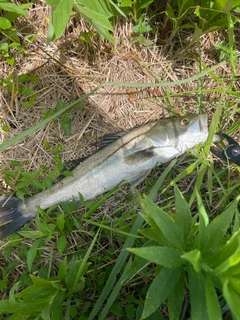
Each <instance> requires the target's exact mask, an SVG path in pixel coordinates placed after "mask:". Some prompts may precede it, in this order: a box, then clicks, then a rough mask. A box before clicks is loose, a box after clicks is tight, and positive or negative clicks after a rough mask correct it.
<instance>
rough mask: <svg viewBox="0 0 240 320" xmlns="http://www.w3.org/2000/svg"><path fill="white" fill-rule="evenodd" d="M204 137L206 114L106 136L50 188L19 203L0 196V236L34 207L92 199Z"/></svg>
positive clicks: (26, 218)
mask: <svg viewBox="0 0 240 320" xmlns="http://www.w3.org/2000/svg"><path fill="white" fill-rule="evenodd" d="M119 136H120V137H119ZM207 137H208V127H207V115H199V116H186V117H182V118H169V119H167V120H160V121H157V122H152V123H148V124H146V125H143V126H141V127H139V128H136V129H133V130H131V131H129V132H127V133H125V132H121V133H119V134H116V135H108V136H107V138H105V139H103V143H102V144H103V145H104V144H108V145H107V146H105V147H104V148H102V149H100V150H99V151H98V152H96V153H95V154H93V155H91V156H90V157H88V158H87V159H85V160H84V161H83V162H81V163H80V164H79V165H78V166H77V167H76V168H75V169H73V171H72V173H73V176H72V177H65V178H64V179H63V180H61V181H59V182H57V183H56V184H55V185H53V187H52V188H51V189H48V190H45V191H43V192H40V193H38V194H36V195H34V196H32V197H28V198H26V200H24V201H22V200H20V199H18V198H17V197H11V198H10V199H8V201H6V200H7V197H0V239H2V238H4V237H6V236H7V235H9V234H11V233H12V232H14V231H16V230H17V229H19V228H20V227H21V226H23V225H24V224H25V223H26V222H28V221H30V220H31V219H34V218H35V217H36V206H40V207H41V208H42V209H46V208H49V207H50V206H52V205H55V204H59V203H60V202H68V201H70V200H71V199H75V200H79V193H81V194H82V196H83V198H84V200H85V201H86V200H89V199H93V198H95V197H97V196H98V195H100V194H102V193H104V192H107V191H109V190H111V189H112V188H114V187H115V186H116V185H117V184H119V183H121V181H126V182H130V183H132V184H134V185H137V184H138V183H139V182H140V181H141V180H143V179H144V178H145V176H146V175H147V173H148V172H149V170H151V169H152V168H154V167H155V166H156V164H159V165H160V164H163V163H166V162H168V161H170V160H172V159H173V158H176V157H178V156H180V155H181V154H183V153H184V152H185V151H186V150H188V149H190V148H192V147H194V146H195V145H197V144H199V143H200V142H205V141H206V140H207ZM106 140H107V143H106ZM109 142H110V144H109ZM5 202H6V204H5V205H4V206H3V204H4V203H5Z"/></svg>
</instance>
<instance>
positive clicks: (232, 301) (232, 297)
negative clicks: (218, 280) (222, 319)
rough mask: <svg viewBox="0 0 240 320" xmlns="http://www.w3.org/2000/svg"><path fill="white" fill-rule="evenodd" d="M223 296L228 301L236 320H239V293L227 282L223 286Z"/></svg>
mask: <svg viewBox="0 0 240 320" xmlns="http://www.w3.org/2000/svg"><path fill="white" fill-rule="evenodd" d="M223 296H224V298H225V299H226V301H227V304H228V306H229V309H230V310H231V312H232V314H233V315H234V317H235V319H239V315H240V303H239V301H240V294H239V293H237V292H236V291H235V290H234V289H233V288H232V287H231V285H230V283H229V281H228V280H226V281H225V282H224V284H223Z"/></svg>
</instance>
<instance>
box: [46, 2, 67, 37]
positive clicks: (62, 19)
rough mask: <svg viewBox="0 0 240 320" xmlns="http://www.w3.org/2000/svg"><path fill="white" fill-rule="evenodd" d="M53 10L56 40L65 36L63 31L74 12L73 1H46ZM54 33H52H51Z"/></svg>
mask: <svg viewBox="0 0 240 320" xmlns="http://www.w3.org/2000/svg"><path fill="white" fill-rule="evenodd" d="M46 2H47V4H49V5H50V6H51V8H52V12H51V23H52V26H51V27H50V28H51V30H52V27H53V28H54V35H53V37H52V39H48V40H55V39H57V38H59V37H61V35H62V34H63V31H64V29H65V27H66V25H67V23H68V20H69V17H70V14H71V12H72V7H73V0H46ZM51 33H52V31H51Z"/></svg>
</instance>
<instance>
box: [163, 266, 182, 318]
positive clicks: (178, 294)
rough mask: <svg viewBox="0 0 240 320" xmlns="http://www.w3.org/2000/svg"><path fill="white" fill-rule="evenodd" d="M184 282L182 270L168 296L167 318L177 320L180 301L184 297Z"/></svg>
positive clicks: (180, 309) (180, 306)
mask: <svg viewBox="0 0 240 320" xmlns="http://www.w3.org/2000/svg"><path fill="white" fill-rule="evenodd" d="M184 284H185V278H184V274H183V272H182V274H181V276H180V278H179V280H178V282H177V283H176V285H175V286H174V288H173V290H172V291H171V293H170V295H169V297H168V302H167V305H168V312H169V320H179V319H180V314H181V311H182V303H183V299H184Z"/></svg>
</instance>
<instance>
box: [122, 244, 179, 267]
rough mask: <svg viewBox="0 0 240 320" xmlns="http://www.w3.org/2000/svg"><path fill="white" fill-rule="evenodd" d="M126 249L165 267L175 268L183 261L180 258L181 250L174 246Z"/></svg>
mask: <svg viewBox="0 0 240 320" xmlns="http://www.w3.org/2000/svg"><path fill="white" fill-rule="evenodd" d="M128 251H130V252H132V253H134V254H136V255H137V256H139V257H141V258H143V259H145V260H148V261H150V262H154V263H156V264H159V265H161V266H164V267H166V268H172V269H173V268H177V267H179V266H180V265H182V263H183V260H182V259H181V255H182V252H181V251H179V250H177V249H174V248H169V247H158V246H152V247H143V248H131V249H130V248H128Z"/></svg>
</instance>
